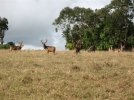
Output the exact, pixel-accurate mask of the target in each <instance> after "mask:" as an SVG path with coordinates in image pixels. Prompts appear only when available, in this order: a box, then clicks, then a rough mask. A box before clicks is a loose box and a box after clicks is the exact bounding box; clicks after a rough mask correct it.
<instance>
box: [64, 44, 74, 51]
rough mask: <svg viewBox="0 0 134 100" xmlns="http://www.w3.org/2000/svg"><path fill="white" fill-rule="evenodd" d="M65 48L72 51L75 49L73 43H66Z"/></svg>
mask: <svg viewBox="0 0 134 100" xmlns="http://www.w3.org/2000/svg"><path fill="white" fill-rule="evenodd" d="M65 48H66V49H69V50H72V49H73V48H74V47H73V44H72V43H66V45H65Z"/></svg>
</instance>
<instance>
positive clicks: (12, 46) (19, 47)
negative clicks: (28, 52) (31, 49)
mask: <svg viewBox="0 0 134 100" xmlns="http://www.w3.org/2000/svg"><path fill="white" fill-rule="evenodd" d="M18 44H19V45H18V46H16V45H15V44H9V46H10V51H12V50H21V49H22V47H23V46H24V45H23V41H21V42H18Z"/></svg>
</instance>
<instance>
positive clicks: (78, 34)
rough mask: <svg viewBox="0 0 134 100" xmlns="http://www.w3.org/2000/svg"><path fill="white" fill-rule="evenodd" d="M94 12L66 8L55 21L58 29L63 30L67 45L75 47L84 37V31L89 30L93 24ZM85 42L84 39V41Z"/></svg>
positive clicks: (84, 9)
mask: <svg viewBox="0 0 134 100" xmlns="http://www.w3.org/2000/svg"><path fill="white" fill-rule="evenodd" d="M92 14H93V10H91V9H86V8H80V7H75V8H73V9H72V8H69V7H66V8H64V9H63V10H62V11H61V12H60V15H59V17H58V18H57V19H55V21H54V23H53V24H54V25H55V26H57V28H56V29H58V30H61V31H62V33H63V37H64V38H65V39H66V44H68V43H71V44H73V47H75V45H76V44H77V41H80V40H81V39H82V37H83V35H84V33H83V31H84V30H86V28H89V27H88V26H90V25H91V24H93V23H92ZM83 40H84V39H83Z"/></svg>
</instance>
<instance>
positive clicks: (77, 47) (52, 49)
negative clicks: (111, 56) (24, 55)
mask: <svg viewBox="0 0 134 100" xmlns="http://www.w3.org/2000/svg"><path fill="white" fill-rule="evenodd" d="M41 43H42V45H43V48H44V49H45V50H46V51H47V53H49V52H52V53H54V54H55V51H56V47H54V46H48V45H46V43H47V40H46V41H45V42H43V40H41ZM9 46H10V51H12V50H21V49H22V47H23V46H24V45H23V41H21V42H18V45H15V44H9ZM81 47H82V43H81V42H80V41H78V42H76V44H75V46H74V48H75V53H76V54H78V53H80V50H81ZM124 48H125V47H124V46H121V47H120V48H114V49H113V48H112V47H111V48H109V51H114V52H122V51H123V49H124ZM87 51H88V52H95V51H96V47H95V45H92V46H90V47H89V48H88V49H87Z"/></svg>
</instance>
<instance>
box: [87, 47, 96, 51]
mask: <svg viewBox="0 0 134 100" xmlns="http://www.w3.org/2000/svg"><path fill="white" fill-rule="evenodd" d="M95 50H96V47H95V45H92V46H90V47H89V48H88V50H87V51H88V52H95Z"/></svg>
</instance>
